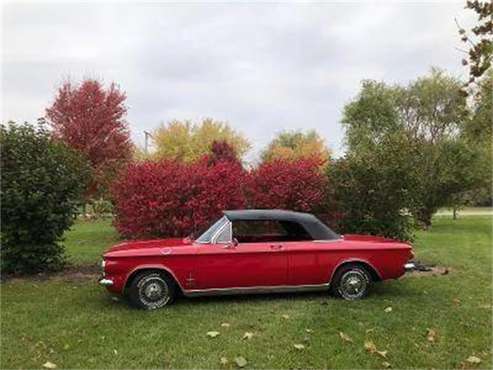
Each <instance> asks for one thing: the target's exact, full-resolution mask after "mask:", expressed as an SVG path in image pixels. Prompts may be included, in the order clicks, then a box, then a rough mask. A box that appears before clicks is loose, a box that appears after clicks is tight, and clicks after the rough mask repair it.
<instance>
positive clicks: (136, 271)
mask: <svg viewBox="0 0 493 370" xmlns="http://www.w3.org/2000/svg"><path fill="white" fill-rule="evenodd" d="M143 271H158V272H161V273H164V274H166V275H167V276H168V277H169V278H170V279H171V280H173V281H174V283H175V284H176V287H177V288H178V290H179V292H180V293H183V288H182V286H181V284H180V281H179V280H178V279H177V278H176V276H175V274H174V273H173V272H172V271H171V270H170V269H169V268H167V267H165V266H163V265H142V266H137V267H136V268H134V269H133V270H132V271H131V272H130V273H129V274H128V275H127V278H126V279H125V282H124V284H123V294H126V293H127V289H128V287H129V286H130V284H132V281H133V279H135V277H136V276H137V275H138V274H140V273H141V272H143Z"/></svg>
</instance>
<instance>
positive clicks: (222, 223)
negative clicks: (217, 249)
mask: <svg viewBox="0 0 493 370" xmlns="http://www.w3.org/2000/svg"><path fill="white" fill-rule="evenodd" d="M230 223H231V221H230V220H229V219H228V218H227V217H226V216H222V217H221V218H219V219H218V220H217V221H216V222H214V223H213V224H212V225H211V226H210V227H209V228H208V229H207V230H206V231H204V232H203V233H202V234H201V235H200V236H199V237H198V238H197V239H196V240H195V242H196V243H199V244H215V241H216V240H217V237H218V236H219V234H220V233H221V232H222V231H223V230H224V228H225V227H226V226H227V225H228V224H230Z"/></svg>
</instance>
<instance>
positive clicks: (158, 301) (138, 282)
mask: <svg viewBox="0 0 493 370" xmlns="http://www.w3.org/2000/svg"><path fill="white" fill-rule="evenodd" d="M175 293H176V288H175V283H174V281H173V280H172V279H170V278H169V277H168V276H166V275H165V274H163V273H161V272H156V271H144V272H142V273H139V274H138V275H137V276H136V277H135V278H134V279H133V280H132V282H131V284H130V287H129V289H128V298H129V300H130V303H132V305H133V306H135V307H137V308H142V309H144V310H155V309H158V308H161V307H164V306H166V305H168V304H171V303H172V302H173V300H174V298H175Z"/></svg>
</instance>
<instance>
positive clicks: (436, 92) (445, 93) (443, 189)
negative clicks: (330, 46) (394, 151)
mask: <svg viewBox="0 0 493 370" xmlns="http://www.w3.org/2000/svg"><path fill="white" fill-rule="evenodd" d="M461 88H462V83H461V81H459V80H457V79H455V78H453V77H450V76H448V75H446V74H445V73H443V72H442V71H440V70H437V69H432V71H431V73H430V74H429V75H428V76H425V77H422V78H419V79H417V80H416V81H413V82H411V83H410V84H409V85H408V86H405V87H401V86H388V85H386V84H383V83H378V82H374V81H366V82H365V83H363V87H362V91H361V93H360V94H359V95H358V97H357V98H356V99H355V100H354V101H352V102H351V103H349V104H348V105H347V106H346V107H345V110H344V116H343V125H344V127H345V128H346V133H347V143H348V150H349V153H358V152H362V151H363V152H364V149H365V148H368V147H371V145H377V144H379V143H381V142H385V143H386V144H385V145H390V142H389V141H388V138H391V137H393V136H394V135H395V134H396V133H398V132H399V133H402V137H405V138H406V140H407V141H408V143H409V146H410V148H412V150H411V153H412V156H410V157H409V158H408V160H410V161H411V163H412V164H413V166H414V168H415V170H416V171H417V174H418V176H417V178H418V180H419V181H418V183H417V186H416V187H415V188H414V190H413V191H414V194H413V199H414V201H413V209H412V212H413V214H414V215H415V217H416V219H417V220H418V221H419V222H420V223H421V224H422V225H423V226H424V227H429V226H430V225H431V217H432V215H433V213H435V212H436V210H437V209H438V208H439V207H442V206H444V205H447V203H449V202H450V199H451V197H452V196H453V195H455V194H458V193H461V192H464V191H467V190H470V189H471V188H473V187H474V186H476V183H475V181H476V179H477V174H478V172H479V171H480V169H479V168H480V165H479V156H478V153H477V150H476V148H475V147H474V146H472V145H469V144H468V143H467V141H466V140H464V132H465V128H466V125H467V121H468V119H469V112H468V109H467V105H466V98H465V96H464V94H463V93H462V91H461ZM398 137H401V135H399V136H398Z"/></svg>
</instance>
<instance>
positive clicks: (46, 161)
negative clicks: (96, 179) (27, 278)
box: [0, 122, 90, 273]
mask: <svg viewBox="0 0 493 370" xmlns="http://www.w3.org/2000/svg"><path fill="white" fill-rule="evenodd" d="M0 145H1V160H0V163H1V171H2V177H1V199H2V207H1V226H2V229H1V238H2V248H1V261H2V271H3V272H22V273H33V272H38V271H47V270H57V269H60V268H61V267H62V266H63V263H64V258H63V246H62V245H61V244H60V243H59V242H60V240H61V238H62V235H63V233H64V231H66V230H67V229H68V228H69V227H70V225H72V223H73V220H74V215H75V214H76V212H77V207H78V206H79V204H80V203H81V201H82V196H83V192H84V191H85V188H86V181H87V179H89V174H90V167H89V164H88V162H87V161H86V160H85V159H83V158H82V157H81V156H80V154H79V153H78V152H76V151H75V150H73V149H71V148H69V147H68V146H66V145H65V144H63V143H62V142H60V141H57V140H55V139H53V138H52V136H51V133H50V132H49V131H48V130H47V129H46V128H45V127H44V125H38V126H31V125H28V124H27V123H26V124H22V125H17V124H14V123H12V122H11V123H9V124H8V125H3V124H2V125H0Z"/></svg>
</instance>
